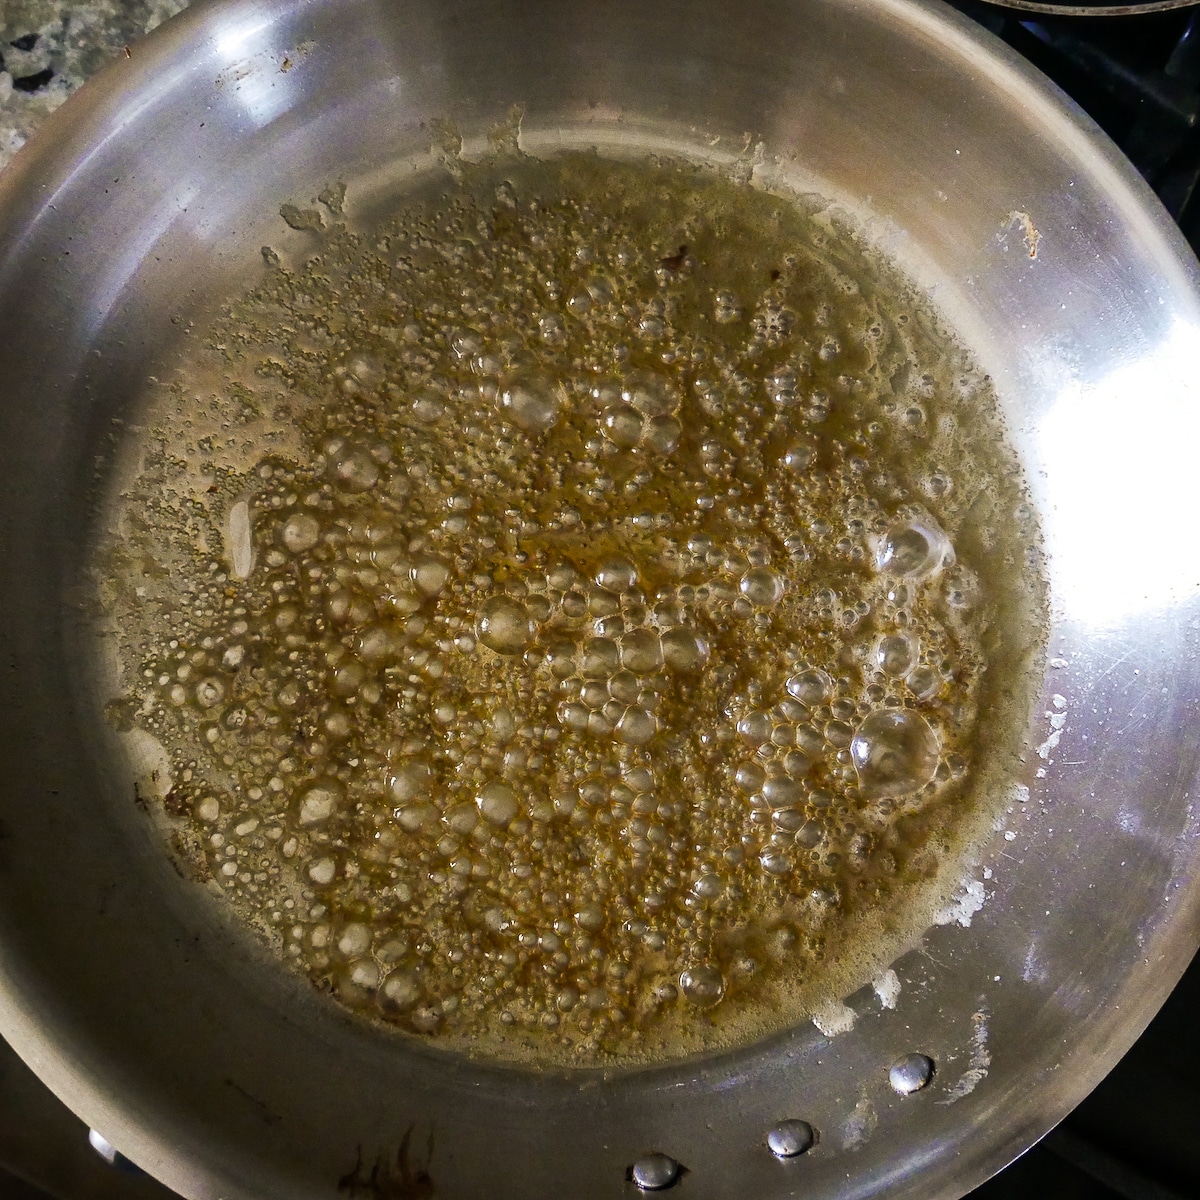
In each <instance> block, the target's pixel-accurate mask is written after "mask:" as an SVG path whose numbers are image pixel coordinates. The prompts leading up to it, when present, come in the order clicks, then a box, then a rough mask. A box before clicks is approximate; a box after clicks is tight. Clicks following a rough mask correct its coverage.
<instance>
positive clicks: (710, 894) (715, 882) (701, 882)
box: [692, 871, 725, 900]
mask: <svg viewBox="0 0 1200 1200" xmlns="http://www.w3.org/2000/svg"><path fill="white" fill-rule="evenodd" d="M724 890H725V882H724V880H723V879H722V878H721V877H720V875H714V874H713V873H712V872H711V871H706V872H705V873H704V874H703V875H701V876H700V877H699V878H698V879H697V880H696V882H695V883H693V884H692V891H693V892H694V893H695V894H696V895H697V896H699V897H700V898H701V899H702V900H715V899H717V897H718V896H720V895H721V893H722V892H723V891H724Z"/></svg>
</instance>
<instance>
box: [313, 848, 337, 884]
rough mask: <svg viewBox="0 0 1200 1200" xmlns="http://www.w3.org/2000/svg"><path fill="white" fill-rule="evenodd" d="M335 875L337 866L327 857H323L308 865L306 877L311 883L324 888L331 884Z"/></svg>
mask: <svg viewBox="0 0 1200 1200" xmlns="http://www.w3.org/2000/svg"><path fill="white" fill-rule="evenodd" d="M336 873H337V864H336V863H335V862H334V861H333V859H332V858H330V857H329V855H327V854H326V855H323V856H322V857H321V858H315V859H313V861H312V862H311V863H309V864H308V877H309V879H311V880H312V881H313V883H316V884H319V885H320V886H321V887H324V886H325V885H326V884H329V883H332V882H333V877H334V875H335V874H336Z"/></svg>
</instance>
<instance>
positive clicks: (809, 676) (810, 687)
mask: <svg viewBox="0 0 1200 1200" xmlns="http://www.w3.org/2000/svg"><path fill="white" fill-rule="evenodd" d="M786 687H787V690H788V694H789V695H790V696H792V697H793V698H794V699H796V700H799V701H800V703H801V704H803V705H806V706H807V707H808V708H816V706H817V705H818V704H822V703H824V701H825V699H826V697H827V696H828V695H829V693H830V691H831V690H832V689H833V680H832V679H830V678H829V676H828V675H826V674H825V672H824V671H822V670H820V669H819V668H816V667H812V668H810V669H808V670H806V671H800V672H798V673H797V674H795V675H793V676H792V677H791V678H790V679H789V680H788V681H787V684H786ZM801 749H804V747H803V746H801Z"/></svg>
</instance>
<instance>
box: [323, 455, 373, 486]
mask: <svg viewBox="0 0 1200 1200" xmlns="http://www.w3.org/2000/svg"><path fill="white" fill-rule="evenodd" d="M329 475H330V477H331V478H332V479H333V481H334V483H336V484H337V485H338V487H340V488H341V489H342V490H343V491H346V492H366V491H369V490H370V489H371V488H373V487H374V486H375V485H376V484H377V483H378V482H379V466H378V464H377V463H376V462H375V460H374V459H373V458H372V457H371V455H370V454H369V453H367V451H366V450H363V449H362V448H361V447H344V448H343V449H342V450H341V452H340V453H338V454H336V455H334V456H333V457H332V458H331V460H330V463H329Z"/></svg>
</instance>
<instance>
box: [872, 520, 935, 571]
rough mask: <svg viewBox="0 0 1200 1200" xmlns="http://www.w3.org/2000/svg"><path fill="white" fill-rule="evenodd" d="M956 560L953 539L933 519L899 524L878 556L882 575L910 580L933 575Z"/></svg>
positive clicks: (888, 532)
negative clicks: (952, 545) (948, 562)
mask: <svg viewBox="0 0 1200 1200" xmlns="http://www.w3.org/2000/svg"><path fill="white" fill-rule="evenodd" d="M952 558H953V551H952V549H951V547H950V542H949V539H948V538H947V537H946V535H945V534H944V533H943V532H942V531H941V530H940V529H939V528H938V526H937V524H936V522H934V520H933V519H932V518H931V517H922V518H919V519H918V518H916V517H913V518H909V519H908V520H904V521H898V522H896V524H895V525H893V526H892V527H891V528H890V529H889V530H888V531H887V533H885V534H884V535H883V538H882V540H881V541H880V543H879V547H878V550H877V552H876V555H875V561H876V565H877V566H878V567H879V569H880V570H881V571H886V572H887V573H888V574H889V575H900V576H902V577H904V578H907V579H921V578H924V577H926V576H928V575H932V574H934V573H935V572H937V571H939V570H941V568H942V566H943V564H945V563H946V562H947V561H948V560H952Z"/></svg>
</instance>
